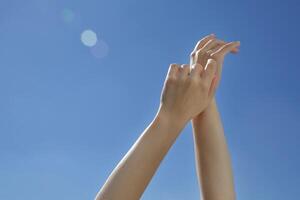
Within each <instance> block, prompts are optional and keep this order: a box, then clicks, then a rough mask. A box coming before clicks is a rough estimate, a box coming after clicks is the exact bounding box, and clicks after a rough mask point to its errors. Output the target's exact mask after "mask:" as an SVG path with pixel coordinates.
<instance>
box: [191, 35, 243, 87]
mask: <svg viewBox="0 0 300 200" xmlns="http://www.w3.org/2000/svg"><path fill="white" fill-rule="evenodd" d="M239 46H240V42H239V41H235V42H229V43H226V42H224V41H222V40H219V39H216V38H215V35H213V34H211V35H208V36H206V37H204V38H203V39H201V40H200V41H199V42H198V43H197V45H196V47H195V49H194V50H193V51H192V53H191V55H190V58H191V61H190V63H191V65H193V64H195V63H200V64H201V65H202V66H205V65H206V63H207V61H208V59H211V58H212V59H214V60H215V61H216V62H217V81H216V87H218V85H219V82H220V80H221V74H222V66H223V62H224V57H225V56H226V55H227V54H228V53H229V52H232V53H237V52H238V51H239V49H238V47H239Z"/></svg>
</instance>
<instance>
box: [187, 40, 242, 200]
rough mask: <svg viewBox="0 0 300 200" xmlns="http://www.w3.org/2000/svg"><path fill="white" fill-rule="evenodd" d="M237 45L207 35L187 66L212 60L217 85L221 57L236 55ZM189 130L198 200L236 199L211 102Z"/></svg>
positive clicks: (223, 144)
mask: <svg viewBox="0 0 300 200" xmlns="http://www.w3.org/2000/svg"><path fill="white" fill-rule="evenodd" d="M239 45H240V43H239V42H230V43H225V42H223V41H220V40H218V39H216V38H215V36H214V35H209V36H207V37H205V38H204V39H202V40H200V41H199V42H198V44H197V45H196V47H195V49H194V50H193V52H192V53H191V63H197V62H199V63H206V62H207V61H208V59H210V58H213V59H215V60H216V61H217V74H218V81H216V84H217V85H218V84H219V80H220V76H221V72H222V65H223V61H224V57H225V56H226V55H227V54H228V53H229V52H232V53H237V52H238V47H239ZM194 52H198V53H196V54H195V53H194ZM197 55H200V56H197ZM192 127H193V136H194V147H195V159H196V167H197V175H198V181H199V184H200V188H201V196H202V199H203V200H234V199H236V195H235V191H234V183H233V174H232V167H231V160H230V155H229V151H228V148H227V144H226V139H225V135H224V130H223V126H222V122H221V118H220V114H219V112H218V108H217V104H216V100H215V98H213V99H212V101H211V103H210V104H209V105H208V107H207V108H206V109H205V110H204V111H203V112H202V113H200V114H199V115H197V116H196V117H194V118H193V119H192Z"/></svg>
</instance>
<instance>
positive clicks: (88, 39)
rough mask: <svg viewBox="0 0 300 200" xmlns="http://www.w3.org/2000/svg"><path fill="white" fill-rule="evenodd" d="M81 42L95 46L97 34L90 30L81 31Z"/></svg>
mask: <svg viewBox="0 0 300 200" xmlns="http://www.w3.org/2000/svg"><path fill="white" fill-rule="evenodd" d="M81 42H82V43H83V44H84V45H86V46H88V47H92V46H95V45H96V43H97V34H96V33H95V32H94V31H92V30H85V31H83V32H82V33H81Z"/></svg>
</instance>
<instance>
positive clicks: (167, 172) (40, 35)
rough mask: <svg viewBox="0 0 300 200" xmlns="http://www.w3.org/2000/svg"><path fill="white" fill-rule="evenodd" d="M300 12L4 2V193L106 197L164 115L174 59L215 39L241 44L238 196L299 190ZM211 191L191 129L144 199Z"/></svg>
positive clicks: (226, 113)
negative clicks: (203, 182)
mask: <svg viewBox="0 0 300 200" xmlns="http://www.w3.org/2000/svg"><path fill="white" fill-rule="evenodd" d="M299 7H300V5H299V2H298V3H297V1H292V0H287V1H278V0H272V1H271V0H266V1H258V0H255V1H240V0H235V1H232V0H229V1H221V0H219V1H216V0H211V1H192V0H184V1H183V0H182V1H171V0H164V1H162V0H152V1H141V0H127V1H122V0H106V1H104V0H100V1H96V0H91V1H71V0H68V1H67V0H59V1H58V0H55V1H54V0H28V1H16V0H2V1H1V3H0V199H5V200H18V199H26V200H41V199H43V200H52V199H72V200H83V199H84V200H87V199H93V198H94V196H95V194H96V192H97V190H98V189H99V187H100V186H101V185H102V184H103V182H104V181H105V179H106V178H107V176H108V175H109V173H110V172H111V170H112V169H113V168H114V167H115V165H116V164H117V163H118V162H119V160H120V159H121V158H122V156H123V155H124V154H125V153H126V152H127V150H128V149H129V148H130V146H131V145H132V144H133V142H134V141H135V140H136V139H137V137H138V136H139V134H140V133H141V132H142V131H143V130H144V128H145V127H146V126H147V125H148V124H149V123H150V122H151V120H152V119H153V117H154V114H155V113H156V111H157V107H158V104H159V97H160V92H161V88H162V84H163V81H164V78H165V74H166V72H167V68H168V65H169V64H170V63H174V62H176V63H186V62H188V55H189V52H190V51H191V49H192V48H193V47H194V45H195V43H196V42H197V40H198V39H200V38H202V37H203V36H205V35H206V34H209V33H215V34H216V35H217V36H219V37H221V38H223V39H225V40H227V41H229V40H240V41H241V48H240V53H239V54H238V55H229V56H228V57H227V58H226V60H225V64H224V73H223V79H222V81H221V86H220V88H219V91H218V93H217V101H218V104H219V108H220V112H221V115H222V119H223V122H224V128H225V132H226V137H227V141H228V144H229V149H230V152H231V155H232V161H233V168H234V177H235V185H236V191H237V196H238V199H243V200H252V199H256V200H277V199H278V200H282V199H297V198H299V196H300V191H299V185H300V173H299V168H300V156H299V153H300V150H299V146H300V136H299V134H300V131H299V130H300V123H299V121H300V106H299V102H300V94H299V91H300V84H299V74H300V66H299V63H298V62H299V61H298V59H299V46H300V43H299V34H300V28H299V18H300V14H299ZM86 29H92V30H93V31H95V33H96V34H97V35H98V43H97V44H98V45H99V44H100V47H99V48H100V49H98V51H97V52H98V54H96V56H95V54H92V53H91V48H90V47H87V46H84V45H83V43H82V42H81V39H80V37H81V33H82V32H83V31H84V30H86ZM92 49H94V47H93V48H92ZM97 55H98V57H97ZM198 194H199V191H198V186H197V179H196V173H195V165H194V155H193V141H192V134H191V126H190V124H189V125H187V126H186V128H185V130H184V131H183V133H182V135H181V136H180V137H179V138H178V140H177V141H176V143H175V145H174V146H173V147H172V149H171V150H170V152H169V154H168V155H167V157H166V158H165V160H164V161H163V163H162V165H161V166H160V168H159V170H158V172H157V173H156V176H155V177H154V179H153V180H152V182H151V183H150V185H149V187H148V189H147V190H146V192H145V193H144V196H143V199H144V200H153V199H162V200H171V199H172V200H182V199H198Z"/></svg>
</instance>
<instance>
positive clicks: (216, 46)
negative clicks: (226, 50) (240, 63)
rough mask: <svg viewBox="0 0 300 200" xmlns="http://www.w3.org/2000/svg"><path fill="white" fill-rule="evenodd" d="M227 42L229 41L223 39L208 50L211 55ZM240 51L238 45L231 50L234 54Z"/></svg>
mask: <svg viewBox="0 0 300 200" xmlns="http://www.w3.org/2000/svg"><path fill="white" fill-rule="evenodd" d="M225 44H227V43H226V42H224V41H222V40H220V42H218V44H217V45H214V46H213V47H212V48H210V50H208V51H207V53H209V54H210V55H211V54H212V53H215V52H216V51H217V50H219V49H220V48H221V47H222V46H223V45H225ZM238 52H239V48H238V47H236V48H234V49H233V50H232V51H230V53H234V54H236V53H238Z"/></svg>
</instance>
